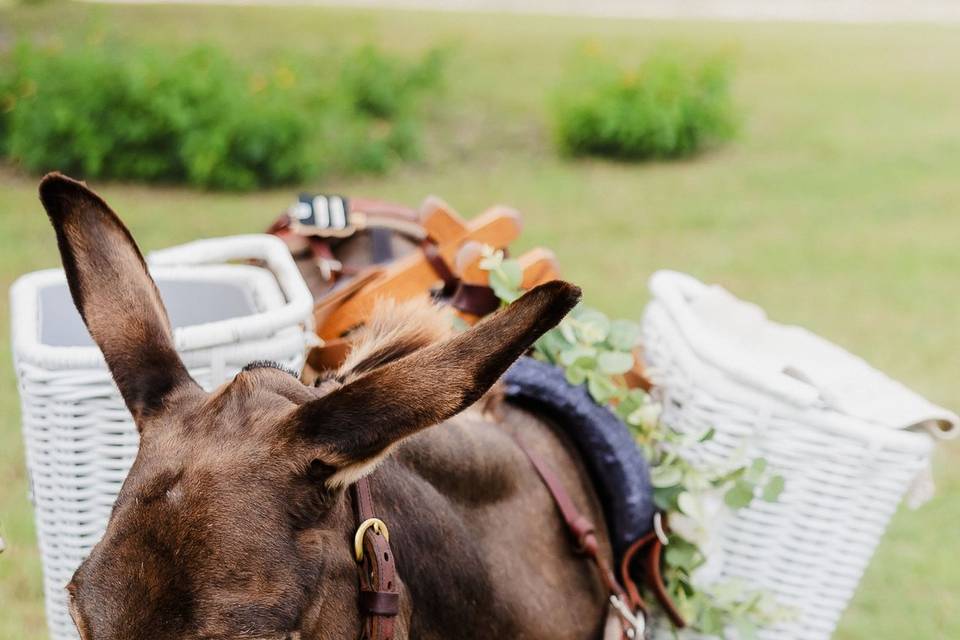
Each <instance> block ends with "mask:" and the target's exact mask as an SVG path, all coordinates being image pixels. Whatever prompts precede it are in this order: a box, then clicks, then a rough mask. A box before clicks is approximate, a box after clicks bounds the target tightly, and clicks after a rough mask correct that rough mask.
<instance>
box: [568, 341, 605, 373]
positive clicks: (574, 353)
mask: <svg viewBox="0 0 960 640" xmlns="http://www.w3.org/2000/svg"><path fill="white" fill-rule="evenodd" d="M596 357H597V350H596V349H594V348H593V347H586V346H583V345H579V344H578V345H574V346H572V347H567V348H566V349H564V350H563V351H561V352H560V363H561V364H563V366H565V367H569V366H572V365H573V364H575V363H581V364H582V366H583V365H586V363H585V362H584V361H587V360H589V361H591V362H592V364H593V365H595V364H596V362H595V358H596ZM584 368H592V366H584Z"/></svg>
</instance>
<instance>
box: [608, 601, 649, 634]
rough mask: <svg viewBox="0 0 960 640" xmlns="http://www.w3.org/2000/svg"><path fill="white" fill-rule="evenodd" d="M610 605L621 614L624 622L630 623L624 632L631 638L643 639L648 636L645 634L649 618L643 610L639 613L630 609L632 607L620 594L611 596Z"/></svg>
mask: <svg viewBox="0 0 960 640" xmlns="http://www.w3.org/2000/svg"><path fill="white" fill-rule="evenodd" d="M610 606H611V607H613V608H614V609H615V610H616V612H617V613H619V614H620V617H621V618H622V619H623V621H624V622H626V623H627V624H628V625H630V626H629V627H628V628H627V629H626V630H624V634H625V635H626V636H627V637H628V638H630V640H643V639H644V638H645V637H646V636H645V635H644V634H645V633H646V632H647V620H646V618H644V616H643V612H642V611H640V612H637V613H634V612H633V611H630V607H628V606H627V604H626V603H625V602H624V601H623V600H621V599H620V597H618V596H610Z"/></svg>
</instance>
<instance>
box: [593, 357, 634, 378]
mask: <svg viewBox="0 0 960 640" xmlns="http://www.w3.org/2000/svg"><path fill="white" fill-rule="evenodd" d="M597 365H598V366H599V368H600V371H601V373H605V374H607V375H608V376H618V375H621V374H624V373H626V372H627V371H630V369H632V368H633V354H630V353H623V352H622V351H604V352H602V353H601V354H600V355H599V356H597Z"/></svg>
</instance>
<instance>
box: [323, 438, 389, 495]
mask: <svg viewBox="0 0 960 640" xmlns="http://www.w3.org/2000/svg"><path fill="white" fill-rule="evenodd" d="M395 446H396V445H392V446H389V447H387V448H386V449H384V450H383V451H381V452H380V453H379V454H378V455H376V456H374V457H373V458H370V459H369V460H363V461H361V462H354V463H352V464H348V465H347V466H345V467H341V468H340V469H337V471H336V472H334V474H333V475H332V476H330V477H329V478H327V482H326V485H327V488H329V489H344V488H346V487H349V486H350V485H352V484H353V483H354V482H356V481H357V480H359V479H360V478H362V477H364V476H366V475H369V474H370V473H372V472H373V470H374V469H376V468H377V465H379V464H380V463H381V462H382V461H383V459H384V458H386V457H387V456H388V455H390V453H391V452H392V451H393V449H394V447H395Z"/></svg>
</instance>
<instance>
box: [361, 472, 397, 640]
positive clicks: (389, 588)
mask: <svg viewBox="0 0 960 640" xmlns="http://www.w3.org/2000/svg"><path fill="white" fill-rule="evenodd" d="M351 490H352V492H353V503H354V507H355V510H356V515H357V526H358V527H359V526H360V525H362V524H363V523H364V522H366V521H367V520H369V519H371V518H376V510H375V508H374V504H373V494H372V493H371V491H370V481H369V480H368V479H367V478H361V479H360V480H357V482H355V483H354V484H353V486H352V487H351ZM387 535H389V533H388V534H387ZM359 606H360V613H361V615H362V617H363V631H362V635H361V636H360V637H361V639H362V640H393V636H394V622H395V619H396V616H397V614H398V613H399V612H400V586H399V584H398V581H397V570H396V565H395V564H394V559H393V550H392V549H391V548H390V542H389V540H388V539H387V538H386V536H384V535H382V534H381V533H380V532H379V531H377V530H376V529H375V528H374V527H368V528H367V529H366V531H365V532H364V534H363V559H362V560H361V561H360V602H359Z"/></svg>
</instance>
